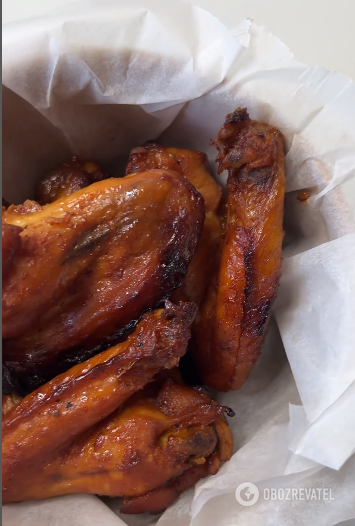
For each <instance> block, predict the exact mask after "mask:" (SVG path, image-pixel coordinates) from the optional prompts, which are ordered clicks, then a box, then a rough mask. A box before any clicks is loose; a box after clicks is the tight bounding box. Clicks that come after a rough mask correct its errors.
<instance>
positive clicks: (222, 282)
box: [193, 108, 285, 391]
mask: <svg viewBox="0 0 355 526" xmlns="http://www.w3.org/2000/svg"><path fill="white" fill-rule="evenodd" d="M214 144H215V146H216V147H217V149H218V151H219V153H218V156H217V161H218V163H219V172H222V171H224V170H228V174H229V175H228V182H227V224H226V233H225V239H224V244H223V247H222V254H221V261H220V268H219V272H218V273H217V275H216V276H215V278H214V280H213V283H212V284H211V287H210V289H209V292H208V294H207V298H206V301H205V303H204V304H203V306H202V308H201V310H200V312H199V315H198V319H196V322H195V343H196V345H194V347H193V354H194V358H195V362H196V363H197V366H198V370H199V374H200V376H201V379H202V380H203V381H204V382H205V383H206V384H207V385H209V386H211V387H215V388H216V389H219V390H221V391H228V390H231V389H237V388H239V387H241V386H242V385H243V383H244V382H245V380H246V379H247V377H248V375H249V373H250V371H251V369H252V368H253V367H254V365H255V362H256V360H257V358H258V356H259V354H260V350H261V345H262V343H263V340H264V337H265V331H266V328H267V325H268V321H269V319H270V310H271V306H272V303H273V301H274V299H275V297H276V292H277V287H278V283H279V278H280V272H281V262H282V239H283V226H282V223H283V210H284V194H285V172H284V145H283V138H282V136H281V133H280V132H279V131H278V130H276V129H275V128H273V127H271V126H268V125H266V124H262V123H259V122H255V121H252V120H250V118H249V116H248V113H247V111H246V109H240V108H239V109H237V110H236V111H235V112H234V113H232V114H230V115H227V118H226V122H225V124H224V126H222V128H221V130H220V131H219V134H218V138H217V140H216V141H214Z"/></svg>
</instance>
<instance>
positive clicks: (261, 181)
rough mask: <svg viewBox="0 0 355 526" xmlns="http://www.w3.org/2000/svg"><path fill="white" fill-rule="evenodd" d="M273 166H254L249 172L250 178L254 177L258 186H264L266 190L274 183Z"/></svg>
mask: <svg viewBox="0 0 355 526" xmlns="http://www.w3.org/2000/svg"><path fill="white" fill-rule="evenodd" d="M272 175H273V168H272V166H262V167H260V168H253V170H250V171H249V172H248V174H247V177H249V179H252V180H253V182H254V183H255V184H257V185H258V186H261V187H262V186H264V188H265V192H266V191H267V190H268V188H269V187H270V186H272V184H273V177H272Z"/></svg>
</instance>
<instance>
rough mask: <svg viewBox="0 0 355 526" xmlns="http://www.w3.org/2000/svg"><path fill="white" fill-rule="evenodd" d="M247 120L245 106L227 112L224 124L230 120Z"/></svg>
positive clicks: (236, 121) (239, 121)
mask: <svg viewBox="0 0 355 526" xmlns="http://www.w3.org/2000/svg"><path fill="white" fill-rule="evenodd" d="M247 120H249V114H248V110H247V108H237V109H236V110H234V111H233V113H228V115H227V116H226V120H225V124H229V123H230V122H235V123H241V122H246V121H247Z"/></svg>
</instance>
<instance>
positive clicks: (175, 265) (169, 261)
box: [161, 252, 187, 290]
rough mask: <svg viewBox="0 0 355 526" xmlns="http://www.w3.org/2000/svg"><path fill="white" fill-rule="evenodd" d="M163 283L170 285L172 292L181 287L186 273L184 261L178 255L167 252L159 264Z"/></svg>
mask: <svg viewBox="0 0 355 526" xmlns="http://www.w3.org/2000/svg"><path fill="white" fill-rule="evenodd" d="M161 267H162V269H163V273H162V280H163V282H168V283H171V287H172V290H175V289H177V288H178V287H180V286H181V285H182V282H183V280H184V277H185V276H186V272H187V264H186V259H185V258H184V257H183V256H182V255H181V254H179V253H177V252H174V253H171V252H168V253H167V254H165V257H164V259H163V261H162V263H161Z"/></svg>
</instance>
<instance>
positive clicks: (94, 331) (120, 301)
mask: <svg viewBox="0 0 355 526" xmlns="http://www.w3.org/2000/svg"><path fill="white" fill-rule="evenodd" d="M18 208H20V207H13V206H12V207H10V208H9V209H8V210H7V211H6V212H4V216H3V217H4V220H5V221H6V222H7V223H8V224H11V225H18V226H20V227H22V228H23V229H24V230H23V231H22V232H21V233H20V236H21V249H20V250H19V251H18V252H17V253H16V257H15V258H14V259H13V260H12V266H11V271H10V272H9V274H8V276H7V279H6V282H5V283H4V288H3V336H4V337H5V338H9V339H8V340H7V341H6V342H5V345H4V351H3V359H4V361H5V363H6V364H7V366H8V368H9V369H10V370H11V371H14V372H15V373H16V375H18V376H20V377H25V376H26V377H28V376H29V375H30V376H32V379H33V380H35V377H34V375H39V376H40V375H41V374H42V372H43V370H44V369H45V370H46V372H47V373H48V374H51V375H52V376H50V377H53V376H55V374H58V372H60V369H58V368H56V367H57V366H58V362H59V361H60V359H61V358H60V357H61V356H62V358H63V360H64V359H65V360H66V359H67V358H68V359H71V358H72V357H74V358H75V356H76V353H79V352H82V351H83V350H86V349H89V350H90V349H92V348H94V347H96V346H98V345H100V344H101V342H102V340H103V339H104V338H106V337H107V336H110V335H112V334H113V333H115V332H116V331H120V330H121V329H123V328H124V327H125V326H126V325H127V324H129V323H130V322H131V321H132V320H136V319H137V318H138V317H139V316H140V314H141V313H142V312H143V311H144V310H145V309H147V308H150V307H152V306H154V305H156V303H157V302H158V301H159V300H160V299H161V298H164V297H166V296H168V295H169V294H170V293H171V291H172V290H173V289H175V288H176V287H178V286H179V285H180V284H181V281H182V279H183V277H184V276H185V273H186V270H187V266H188V264H189V262H190V260H191V258H192V257H193V255H194V254H195V252H196V250H197V245H198V242H199V239H200V236H201V230H202V223H203V214H204V210H203V208H204V207H203V201H202V198H201V196H200V195H199V194H198V192H197V191H196V190H195V189H194V188H193V187H192V185H190V184H189V183H188V182H187V181H186V180H185V179H184V178H183V177H181V176H180V175H178V174H176V173H175V172H169V171H166V170H157V171H154V172H146V173H141V174H137V175H134V176H132V177H129V178H123V179H107V180H104V181H101V182H98V183H95V184H93V185H91V186H90V187H88V188H85V189H82V190H79V191H78V192H76V193H75V194H72V195H70V196H69V197H66V198H65V199H63V200H62V201H56V202H55V203H52V204H50V205H46V206H44V207H43V208H42V209H41V210H40V211H34V212H31V213H23V212H22V209H21V208H20V210H18ZM52 364H54V365H55V369H54V374H53V371H51V366H52ZM66 368H68V365H67V366H66ZM62 370H63V369H62ZM47 379H48V377H47ZM42 383H43V382H42ZM37 385H38V384H37Z"/></svg>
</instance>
